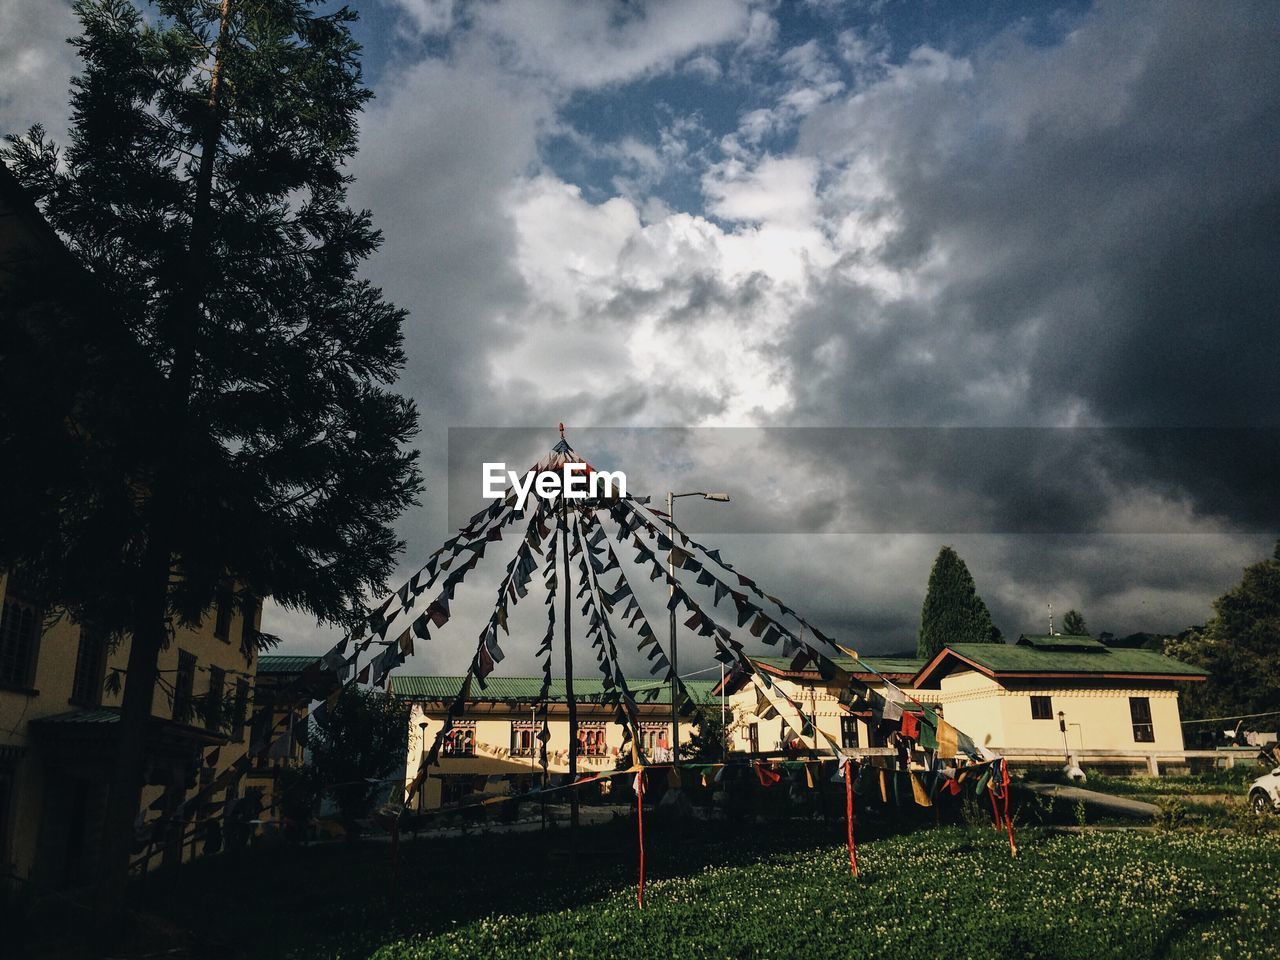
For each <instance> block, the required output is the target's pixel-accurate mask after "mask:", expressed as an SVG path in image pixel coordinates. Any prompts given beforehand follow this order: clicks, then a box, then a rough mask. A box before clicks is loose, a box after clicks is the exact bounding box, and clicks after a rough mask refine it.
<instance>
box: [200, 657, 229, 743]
mask: <svg viewBox="0 0 1280 960" xmlns="http://www.w3.org/2000/svg"><path fill="white" fill-rule="evenodd" d="M226 685H227V672H226V671H225V670H223V669H222V668H221V667H210V668H209V698H208V699H207V700H206V701H205V707H204V725H205V726H206V727H207V728H208V729H210V730H215V731H216V730H218V729H219V728H221V726H222V692H223V689H224V688H225V687H226Z"/></svg>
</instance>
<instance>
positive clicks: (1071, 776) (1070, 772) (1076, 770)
mask: <svg viewBox="0 0 1280 960" xmlns="http://www.w3.org/2000/svg"><path fill="white" fill-rule="evenodd" d="M1072 726H1073V727H1078V726H1079V724H1076V723H1073V724H1072ZM1058 729H1059V730H1061V731H1062V754H1063V756H1064V757H1065V758H1066V763H1064V764H1063V767H1062V772H1063V773H1065V774H1066V775H1067V779H1068V780H1083V779H1085V776H1084V771H1083V770H1081V769H1080V765H1079V764H1076V763H1072V762H1071V748H1070V747H1069V746H1067V715H1066V714H1065V713H1063V712H1062V711H1061V710H1059V711H1058Z"/></svg>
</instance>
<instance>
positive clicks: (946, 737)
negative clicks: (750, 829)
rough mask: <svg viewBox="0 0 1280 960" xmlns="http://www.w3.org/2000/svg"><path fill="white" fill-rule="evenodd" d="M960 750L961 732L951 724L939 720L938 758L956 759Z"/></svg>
mask: <svg viewBox="0 0 1280 960" xmlns="http://www.w3.org/2000/svg"><path fill="white" fill-rule="evenodd" d="M959 749H960V732H959V731H958V730H956V728H955V727H953V726H952V725H951V724H949V723H947V721H945V720H943V719H942V718H941V717H939V718H938V756H939V757H941V758H942V759H943V760H953V759H955V755H956V752H957V751H958V750H959Z"/></svg>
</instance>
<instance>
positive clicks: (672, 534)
mask: <svg viewBox="0 0 1280 960" xmlns="http://www.w3.org/2000/svg"><path fill="white" fill-rule="evenodd" d="M681 497H701V498H702V499H703V500H710V501H711V502H712V503H728V502H729V495H728V494H727V493H707V492H706V491H705V490H691V491H689V492H688V493H675V492H674V491H668V492H667V539H668V540H670V541H671V549H670V550H669V551H668V552H667V596H668V598H670V597H672V596H674V595H675V592H676V555H675V549H676V501H677V500H678V499H680V498H681ZM667 624H668V633H669V646H670V648H671V762H672V763H676V762H678V761H679V759H680V708H679V701H678V699H677V697H676V684H677V683H678V679H677V678H678V677H679V675H680V672H679V667H678V666H677V664H678V662H679V661H678V660H677V656H676V653H677V652H676V608H675V607H670V609H669V611H668V617H667Z"/></svg>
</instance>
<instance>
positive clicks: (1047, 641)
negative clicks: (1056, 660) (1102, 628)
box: [1018, 633, 1107, 652]
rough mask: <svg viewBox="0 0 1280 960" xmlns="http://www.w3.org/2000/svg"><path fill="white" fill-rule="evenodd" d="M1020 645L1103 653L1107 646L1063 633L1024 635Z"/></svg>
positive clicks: (1091, 638)
mask: <svg viewBox="0 0 1280 960" xmlns="http://www.w3.org/2000/svg"><path fill="white" fill-rule="evenodd" d="M1018 643H1020V644H1023V645H1024V646H1029V647H1035V648H1036V649H1037V650H1093V651H1097V652H1102V651H1104V650H1106V649H1107V645H1106V644H1105V643H1103V642H1102V641H1101V640H1095V639H1093V637H1086V636H1082V635H1076V634H1062V633H1024V634H1023V635H1022V636H1020V637H1019V638H1018Z"/></svg>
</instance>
